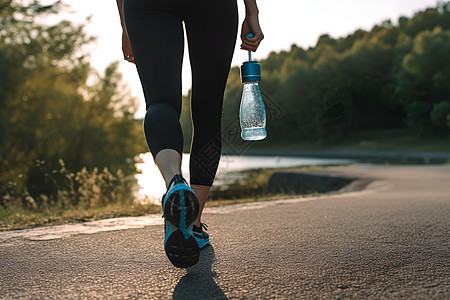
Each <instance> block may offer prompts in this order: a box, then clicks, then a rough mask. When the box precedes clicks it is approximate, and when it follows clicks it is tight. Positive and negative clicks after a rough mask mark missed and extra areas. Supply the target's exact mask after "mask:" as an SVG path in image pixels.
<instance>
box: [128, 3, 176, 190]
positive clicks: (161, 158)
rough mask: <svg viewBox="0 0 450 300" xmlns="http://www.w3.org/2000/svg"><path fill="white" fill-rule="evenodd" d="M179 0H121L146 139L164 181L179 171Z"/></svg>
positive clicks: (167, 181) (167, 182)
mask: <svg viewBox="0 0 450 300" xmlns="http://www.w3.org/2000/svg"><path fill="white" fill-rule="evenodd" d="M178 5H179V4H178V1H173V0H154V1H142V0H125V1H124V4H123V11H124V18H125V24H126V28H127V33H128V36H129V38H130V44H131V49H132V51H133V56H134V58H135V62H136V67H137V70H138V73H139V77H140V80H141V83H142V88H143V90H144V95H145V101H146V107H147V113H146V115H145V121H144V130H145V136H146V139H147V144H148V147H149V149H150V152H151V153H152V155H153V157H154V159H155V163H156V164H157V166H158V168H159V169H160V171H161V173H162V175H163V177H164V179H165V181H166V185H168V184H169V182H170V180H171V179H172V178H173V176H174V175H176V174H181V154H182V149H183V134H182V130H181V126H180V123H179V117H180V113H181V67H182V59H183V52H184V34H183V26H182V20H181V18H180V17H179V11H180V9H179V7H178Z"/></svg>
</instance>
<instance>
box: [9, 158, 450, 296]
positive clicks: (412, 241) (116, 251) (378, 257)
mask: <svg viewBox="0 0 450 300" xmlns="http://www.w3.org/2000/svg"><path fill="white" fill-rule="evenodd" d="M320 172H321V174H330V175H334V176H350V177H358V178H366V179H368V178H370V179H372V180H373V182H372V183H371V184H369V185H368V186H367V187H366V188H365V190H363V191H360V192H350V193H344V194H335V195H325V196H321V197H318V198H313V199H304V201H303V200H302V201H300V200H295V199H292V200H283V201H276V202H270V203H260V204H258V205H240V206H229V207H226V208H223V209H210V210H209V211H208V212H207V213H206V214H205V218H204V221H205V222H206V223H207V224H208V225H209V228H210V230H209V234H210V236H211V239H212V246H210V247H207V248H206V249H204V250H202V252H201V258H200V259H201V261H200V262H199V264H197V265H196V266H194V267H192V268H189V269H187V270H185V269H176V268H174V267H173V266H172V265H171V264H170V263H169V261H168V260H167V259H166V257H165V255H164V251H163V249H162V244H163V227H162V225H160V223H159V224H158V225H149V226H145V227H143V228H137V229H128V230H119V231H106V232H97V233H93V234H69V235H61V236H59V237H58V236H57V235H56V236H55V238H54V239H43V240H30V239H28V238H26V237H22V236H19V235H18V236H17V237H15V238H14V237H12V238H11V237H9V238H5V239H3V240H1V239H0V240H1V243H0V298H2V299H10V298H11V299H16V298H26V299H45V298H53V299H55V298H57V299H61V298H63V299H67V298H76V299H82V298H88V299H98V298H102V299H104V298H108V299H144V298H150V299H159V298H162V299H171V298H173V299H227V298H229V299H241V298H246V299H255V298H263V299H302V298H304V299H317V298H325V299H330V298H332V299H343V298H358V299H365V298H370V299H383V298H392V299H449V298H450V243H449V241H450V235H449V228H450V165H443V166H362V165H359V166H352V167H342V168H333V169H327V170H324V171H320ZM2 235H5V233H0V238H1V237H2Z"/></svg>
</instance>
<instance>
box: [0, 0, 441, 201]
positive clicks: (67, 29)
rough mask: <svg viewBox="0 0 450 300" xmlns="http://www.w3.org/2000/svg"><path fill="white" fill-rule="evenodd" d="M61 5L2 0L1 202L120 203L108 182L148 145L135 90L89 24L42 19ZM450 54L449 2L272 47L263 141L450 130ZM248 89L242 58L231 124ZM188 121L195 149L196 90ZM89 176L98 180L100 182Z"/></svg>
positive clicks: (226, 117) (130, 168) (233, 84)
mask: <svg viewBox="0 0 450 300" xmlns="http://www.w3.org/2000/svg"><path fill="white" fill-rule="evenodd" d="M46 3H48V1H46ZM62 9H63V6H62V4H61V3H60V1H55V2H54V3H53V4H47V5H43V4H41V1H38V0H0V157H1V159H0V203H1V205H0V208H1V207H3V208H5V207H8V206H10V205H18V206H21V205H22V206H23V205H25V206H26V205H28V206H30V207H40V206H41V207H45V206H48V205H49V203H50V204H51V203H59V204H58V205H60V206H61V205H62V204H61V203H68V204H67V205H68V206H77V205H78V206H79V205H82V206H86V207H91V206H95V205H97V204H92V203H86V199H87V198H89V197H87V196H85V194H86V191H87V190H89V191H93V192H95V193H96V192H98V191H99V190H100V191H101V190H102V187H105V189H106V192H105V193H106V195H109V196H108V197H109V198H111V199H116V200H112V201H119V202H120V201H122V200H120V199H119V198H120V197H119V198H118V197H116V196H112V195H126V192H125V191H124V190H123V189H121V190H118V191H114V190H111V189H114V186H116V185H119V182H124V178H132V176H129V175H132V174H133V173H134V172H135V168H134V158H135V157H136V155H137V154H138V153H141V152H146V151H147V146H146V144H145V140H144V136H143V133H142V128H141V127H142V120H136V119H135V113H136V111H137V103H136V99H134V98H133V97H131V96H130V93H129V90H128V88H127V87H126V86H125V85H124V83H123V82H122V79H121V74H120V73H119V72H118V64H117V63H112V64H111V65H110V66H109V67H107V69H106V70H105V72H104V73H103V74H98V73H97V72H96V71H95V70H94V69H93V68H92V67H91V66H90V64H89V61H88V58H89V53H88V50H87V49H88V48H87V46H88V45H89V44H90V43H91V42H92V41H93V38H92V37H90V36H88V35H86V33H85V32H84V28H83V26H75V25H73V24H72V23H70V22H68V21H61V22H59V23H57V24H54V25H46V24H45V22H43V20H45V18H46V17H48V16H49V15H52V14H57V13H58V12H60V11H61V10H62ZM291 34H293V35H295V32H292V33H291ZM449 53H450V2H439V4H438V5H437V7H435V8H430V9H426V10H424V11H421V12H418V13H416V14H415V16H413V17H411V18H407V17H401V18H399V20H398V22H397V24H395V25H394V24H392V22H391V21H384V22H382V23H381V24H379V25H376V26H374V27H373V28H372V29H371V30H370V31H363V30H356V31H355V32H353V33H352V34H350V35H348V36H346V37H341V38H332V37H330V36H329V35H322V36H320V37H319V39H318V42H317V44H316V45H315V46H314V47H310V48H308V49H303V48H301V47H299V46H297V45H292V47H291V49H290V50H289V51H282V52H279V53H275V52H273V53H271V54H270V55H269V56H268V57H267V58H266V59H265V60H262V61H260V64H261V69H262V78H263V80H262V82H261V84H260V86H261V89H262V91H263V94H264V97H265V100H266V105H267V106H268V109H269V110H271V111H272V114H269V122H268V133H269V135H268V138H267V139H266V140H265V141H263V142H260V143H258V146H257V147H260V148H264V147H271V148H272V149H274V147H275V148H276V147H279V148H281V147H286V146H289V145H297V144H298V143H299V141H311V142H315V143H317V142H319V143H322V145H325V146H326V145H329V144H332V143H337V142H340V141H345V140H347V139H350V138H351V137H352V136H354V135H356V134H358V133H364V132H376V131H377V132H400V133H401V134H408V135H411V136H415V137H417V138H418V139H420V138H423V137H427V138H432V139H443V138H444V139H448V137H449V135H450V55H449ZM241 92H242V84H241V81H240V74H239V68H238V67H233V68H232V69H231V72H230V76H229V80H228V85H227V89H226V95H225V101H224V111H223V124H224V127H225V128H229V125H230V124H235V125H236V126H237V127H238V126H239V125H238V118H237V116H238V112H239V103H240V97H241ZM181 123H182V126H183V128H184V136H185V144H186V147H185V150H186V151H188V150H189V145H190V140H191V135H192V131H193V129H192V125H191V122H190V110H189V95H185V96H184V97H183V111H182V116H181ZM99 170H102V171H99ZM127 176H128V177H127ZM89 178H94V179H95V180H94V179H92V180H94V181H95V182H97V181H96V180H100V181H99V182H100V183H98V184H97V187H95V188H93V187H92V186H90V183H89V182H92V180H91V179H89ZM111 182H115V184H111ZM129 186H131V185H129ZM73 189H75V190H76V191H75V192H77V193H78V194H77V195H74V194H73V191H74V190H73ZM71 193H72V194H71ZM83 193H84V194H83ZM14 195H15V196H14ZM67 195H70V199H72V200H70V201H69V200H67V199H68V196H67ZM13 196H14V197H13ZM121 197H122V198H123V197H127V196H121ZM91 198H92V197H91ZM93 198H95V199H97V200H95V203H104V202H105V200H104V199H103V198H102V197H100V196H98V197H97V196H95V197H93ZM27 199H28V200H27ZM73 199H78V200H73ZM83 199H84V200H83ZM32 200H33V201H32ZM74 201H75V202H74ZM130 201H132V200H130ZM30 203H31V204H30ZM98 205H102V204H98ZM63 206H64V205H63Z"/></svg>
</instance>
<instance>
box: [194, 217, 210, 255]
mask: <svg viewBox="0 0 450 300" xmlns="http://www.w3.org/2000/svg"><path fill="white" fill-rule="evenodd" d="M203 229H204V230H203ZM192 230H193V231H192V233H193V235H194V238H195V240H196V241H197V244H198V247H199V248H200V249H202V248H203V247H205V246H206V245H208V244H209V235H208V234H207V233H206V230H208V225H206V224H205V223H201V225H200V227H197V226H195V225H194V226H193V227H192Z"/></svg>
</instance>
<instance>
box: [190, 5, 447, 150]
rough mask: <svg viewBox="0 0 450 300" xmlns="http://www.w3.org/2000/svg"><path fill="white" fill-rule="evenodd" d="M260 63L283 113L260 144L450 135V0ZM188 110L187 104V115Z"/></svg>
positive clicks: (231, 92) (233, 77)
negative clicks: (397, 135)
mask: <svg viewBox="0 0 450 300" xmlns="http://www.w3.org/2000/svg"><path fill="white" fill-rule="evenodd" d="M291 34H295V32H293V33H291ZM260 64H261V70H262V81H261V83H260V87H261V90H262V91H263V93H264V94H265V95H264V96H265V99H264V100H266V106H267V105H269V108H270V105H271V104H270V102H272V103H276V104H278V105H279V106H280V108H281V110H282V114H281V116H279V117H278V118H276V119H273V118H272V120H271V119H270V118H269V121H268V138H267V139H266V140H265V141H262V142H260V143H258V144H257V145H255V147H259V148H265V147H272V148H273V147H275V148H276V147H279V146H281V145H291V144H293V145H296V144H297V143H299V141H303V142H305V141H306V142H313V143H319V145H323V146H327V145H330V144H333V143H340V142H342V141H346V140H348V139H351V138H352V137H354V136H355V135H358V134H359V135H360V136H361V135H364V133H369V135H370V133H373V132H377V134H378V135H381V136H383V134H386V135H387V134H392V133H394V132H395V133H399V134H401V135H408V136H413V137H416V138H417V139H421V138H422V139H423V138H428V139H443V138H444V139H447V140H448V137H449V134H450V5H449V2H448V1H447V2H439V4H438V5H437V7H435V8H430V9H426V10H424V11H421V12H417V13H416V14H415V16H413V17H412V18H406V17H401V18H399V20H398V22H397V24H396V25H393V24H392V22H391V21H384V22H382V23H381V24H379V25H376V26H374V27H373V28H372V29H371V30H370V31H363V30H356V31H355V32H354V33H352V34H350V35H348V36H346V37H342V38H337V39H334V38H332V37H330V36H329V35H326V34H325V35H322V36H320V37H319V39H318V42H317V44H316V45H315V46H314V47H311V48H308V49H303V48H301V47H299V46H297V45H292V47H291V49H290V51H282V52H280V53H271V54H270V55H269V56H268V57H267V59H265V60H262V61H260ZM239 72H240V71H239V68H238V67H234V68H232V70H231V74H230V77H229V81H228V85H227V90H226V96H225V102H224V113H223V124H224V125H228V124H230V123H233V122H235V123H236V122H237V119H236V115H237V113H238V111H239V102H240V95H241V90H242V84H241V82H240V74H239ZM267 102H269V103H267ZM272 109H273V108H272ZM188 114H189V112H188V110H187V109H186V110H185V111H184V119H187V117H188ZM237 126H239V125H237ZM188 132H189V131H188ZM365 138H367V139H370V136H366V137H365ZM187 139H188V140H189V137H187Z"/></svg>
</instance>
